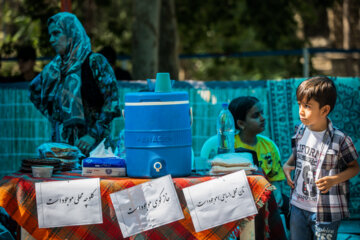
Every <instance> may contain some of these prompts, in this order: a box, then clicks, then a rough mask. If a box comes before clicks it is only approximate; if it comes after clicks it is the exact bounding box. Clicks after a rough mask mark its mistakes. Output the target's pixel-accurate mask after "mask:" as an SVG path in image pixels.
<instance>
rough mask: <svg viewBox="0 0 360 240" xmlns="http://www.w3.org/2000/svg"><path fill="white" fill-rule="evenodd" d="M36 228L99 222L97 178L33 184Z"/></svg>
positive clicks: (100, 216)
mask: <svg viewBox="0 0 360 240" xmlns="http://www.w3.org/2000/svg"><path fill="white" fill-rule="evenodd" d="M35 191H36V205H37V215H38V222H39V228H52V227H63V226H74V225H87V224H97V223H102V222H103V220H102V208H101V194H100V179H99V178H93V179H82V180H71V181H54V182H40V183H35Z"/></svg>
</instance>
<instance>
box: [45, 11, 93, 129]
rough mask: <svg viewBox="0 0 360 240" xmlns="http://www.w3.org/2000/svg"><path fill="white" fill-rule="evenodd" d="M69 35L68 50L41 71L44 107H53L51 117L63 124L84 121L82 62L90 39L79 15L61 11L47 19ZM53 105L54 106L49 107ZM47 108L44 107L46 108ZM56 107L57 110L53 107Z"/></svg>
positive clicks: (87, 50)
mask: <svg viewBox="0 0 360 240" xmlns="http://www.w3.org/2000/svg"><path fill="white" fill-rule="evenodd" d="M52 23H53V24H55V25H56V26H57V27H59V28H60V29H61V30H62V31H63V34H64V35H65V36H66V39H67V43H66V51H65V54H64V55H63V56H60V55H59V54H58V55H56V56H55V57H54V59H53V60H52V61H51V62H50V63H49V64H47V65H46V66H45V68H44V70H43V71H42V72H41V106H39V107H40V110H41V108H46V109H47V110H46V111H48V110H49V111H52V114H50V112H49V114H48V117H49V118H51V120H54V121H60V122H62V123H63V124H64V127H66V126H69V125H73V124H84V123H85V119H84V109H83V103H82V98H81V65H82V63H83V62H84V61H85V59H86V57H87V56H88V55H89V53H90V52H91V43H90V39H89V37H88V36H87V34H86V32H85V29H84V27H83V26H82V25H81V23H80V21H79V20H78V19H77V17H76V16H75V15H73V14H71V13H67V12H61V13H58V14H56V15H54V16H52V17H51V18H49V19H48V26H50V24H52ZM49 103H50V104H49ZM48 105H50V106H51V107H52V108H53V109H51V110H50V109H49V106H48ZM43 110H45V109H43ZM54 110H55V111H54Z"/></svg>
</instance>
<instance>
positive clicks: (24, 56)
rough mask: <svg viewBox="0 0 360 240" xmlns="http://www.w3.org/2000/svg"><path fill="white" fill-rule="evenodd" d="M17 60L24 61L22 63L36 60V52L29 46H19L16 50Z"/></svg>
mask: <svg viewBox="0 0 360 240" xmlns="http://www.w3.org/2000/svg"><path fill="white" fill-rule="evenodd" d="M17 59H18V60H20V59H21V60H24V61H28V60H34V61H35V60H36V51H35V49H34V48H33V47H32V46H30V45H26V46H21V47H19V48H18V49H17Z"/></svg>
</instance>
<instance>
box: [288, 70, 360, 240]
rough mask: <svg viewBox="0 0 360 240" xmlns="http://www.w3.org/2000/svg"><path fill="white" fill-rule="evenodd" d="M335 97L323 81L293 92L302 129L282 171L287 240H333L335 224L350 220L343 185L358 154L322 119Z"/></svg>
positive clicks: (355, 166) (327, 81)
mask: <svg viewBox="0 0 360 240" xmlns="http://www.w3.org/2000/svg"><path fill="white" fill-rule="evenodd" d="M336 95H337V94H336V88H335V85H334V83H333V82H332V81H331V80H330V79H329V78H327V77H313V78H310V79H308V80H306V81H304V82H302V83H301V84H300V85H299V87H298V88H297V90H296V96H297V100H298V104H299V116H300V120H301V122H302V124H301V125H299V126H298V127H297V129H296V134H295V136H294V137H293V138H292V145H293V154H292V155H291V156H290V158H289V159H288V161H287V162H286V163H285V165H284V167H283V169H284V172H285V175H286V178H287V182H288V184H289V185H290V186H291V188H292V191H291V196H290V203H291V217H290V234H291V239H301V240H303V239H336V236H337V230H338V227H339V225H340V221H341V220H342V219H344V218H346V217H349V209H348V200H349V199H348V197H349V191H350V189H349V182H348V180H349V179H350V178H352V177H354V176H356V175H357V174H358V173H359V164H358V162H357V159H358V154H357V152H356V149H355V147H354V145H353V143H352V140H351V138H350V137H349V136H347V135H346V134H345V133H343V132H342V131H340V130H339V129H337V128H335V127H334V126H333V124H332V122H331V121H330V119H329V118H328V117H327V116H328V114H329V113H330V112H331V111H332V110H333V109H334V106H335V102H336ZM292 170H295V174H294V179H293V180H292V179H291V176H290V173H291V171H292Z"/></svg>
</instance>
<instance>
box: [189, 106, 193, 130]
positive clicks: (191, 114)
mask: <svg viewBox="0 0 360 240" xmlns="http://www.w3.org/2000/svg"><path fill="white" fill-rule="evenodd" d="M189 110H190V127H191V126H192V123H193V120H194V119H193V110H192V107H190V108H189Z"/></svg>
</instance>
